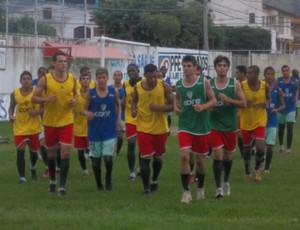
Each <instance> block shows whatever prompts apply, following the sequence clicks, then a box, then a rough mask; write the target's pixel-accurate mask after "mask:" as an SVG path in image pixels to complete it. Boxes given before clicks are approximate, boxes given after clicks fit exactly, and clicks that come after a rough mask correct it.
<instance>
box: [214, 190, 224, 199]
mask: <svg viewBox="0 0 300 230" xmlns="http://www.w3.org/2000/svg"><path fill="white" fill-rule="evenodd" d="M215 198H216V199H219V198H223V189H222V188H217V189H216V195H215Z"/></svg>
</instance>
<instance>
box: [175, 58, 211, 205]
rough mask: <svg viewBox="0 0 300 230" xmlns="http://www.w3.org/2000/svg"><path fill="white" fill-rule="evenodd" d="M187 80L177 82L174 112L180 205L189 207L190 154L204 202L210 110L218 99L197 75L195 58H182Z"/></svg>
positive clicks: (204, 80)
mask: <svg viewBox="0 0 300 230" xmlns="http://www.w3.org/2000/svg"><path fill="white" fill-rule="evenodd" d="M182 67H183V73H184V77H183V79H181V80H179V81H177V82H176V88H175V91H176V96H175V102H174V111H175V113H176V114H177V115H179V120H178V141H179V147H180V158H181V161H180V176H181V183H182V187H183V194H182V199H181V203H186V204H189V203H190V202H191V201H192V195H191V192H190V189H189V175H190V171H191V170H190V166H189V153H190V152H193V153H194V154H195V158H196V159H195V161H196V164H197V171H196V176H197V178H198V185H197V187H198V190H197V199H203V198H204V197H205V193H204V180H205V172H206V163H205V156H206V155H207V153H208V152H209V145H210V125H209V111H208V110H209V109H211V108H213V107H214V106H215V104H216V98H215V96H214V93H213V91H212V89H211V87H210V84H209V81H208V80H207V79H205V78H204V77H200V76H197V74H196V68H197V61H196V58H195V57H193V56H189V55H188V56H185V57H183V59H182Z"/></svg>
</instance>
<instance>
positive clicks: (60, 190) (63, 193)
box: [57, 188, 66, 196]
mask: <svg viewBox="0 0 300 230" xmlns="http://www.w3.org/2000/svg"><path fill="white" fill-rule="evenodd" d="M57 195H58V196H65V195H66V190H65V188H58V190H57Z"/></svg>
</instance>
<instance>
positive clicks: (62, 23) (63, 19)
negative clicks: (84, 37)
mask: <svg viewBox="0 0 300 230" xmlns="http://www.w3.org/2000/svg"><path fill="white" fill-rule="evenodd" d="M64 8H65V0H62V1H61V37H62V38H64V31H65V9H64Z"/></svg>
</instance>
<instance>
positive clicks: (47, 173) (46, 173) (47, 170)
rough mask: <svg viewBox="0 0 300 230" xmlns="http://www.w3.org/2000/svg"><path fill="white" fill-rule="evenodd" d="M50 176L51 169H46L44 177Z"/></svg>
mask: <svg viewBox="0 0 300 230" xmlns="http://www.w3.org/2000/svg"><path fill="white" fill-rule="evenodd" d="M49 176H50V172H49V169H46V170H45V172H44V173H43V177H44V178H48V177H49Z"/></svg>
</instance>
